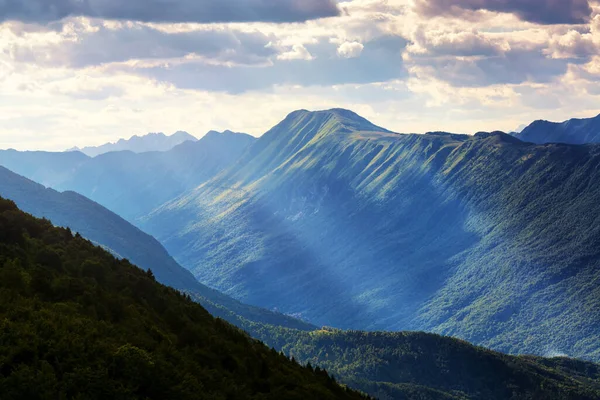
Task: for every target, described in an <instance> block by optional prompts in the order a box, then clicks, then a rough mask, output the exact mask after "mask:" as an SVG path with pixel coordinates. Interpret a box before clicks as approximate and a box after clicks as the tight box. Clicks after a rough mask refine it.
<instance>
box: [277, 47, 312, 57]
mask: <svg viewBox="0 0 600 400" xmlns="http://www.w3.org/2000/svg"><path fill="white" fill-rule="evenodd" d="M313 58H314V57H313V56H312V54H310V52H309V51H308V50H306V47H304V45H302V44H295V45H293V46H292V48H291V50H289V51H286V52H283V53H281V54H279V55H278V56H277V59H278V60H312V59H313Z"/></svg>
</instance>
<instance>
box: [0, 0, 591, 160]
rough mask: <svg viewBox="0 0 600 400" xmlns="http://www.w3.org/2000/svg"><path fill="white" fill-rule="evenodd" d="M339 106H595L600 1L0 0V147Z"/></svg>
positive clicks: (422, 115)
mask: <svg viewBox="0 0 600 400" xmlns="http://www.w3.org/2000/svg"><path fill="white" fill-rule="evenodd" d="M334 107H342V108H348V109H351V110H353V111H355V112H357V113H359V114H360V115H362V116H364V117H365V118H368V119H369V120H371V121H372V122H374V123H376V124H378V125H381V126H384V127H386V128H388V129H390V130H393V131H396V132H403V133H422V132H427V131H437V130H443V131H451V132H458V133H475V132H478V131H491V130H503V131H511V130H515V129H517V128H518V127H519V126H522V125H524V124H528V123H530V122H532V121H533V120H536V119H547V120H552V121H562V120H566V119H568V118H572V117H592V116H595V115H597V114H598V113H600V3H599V2H597V1H588V0H352V1H336V0H128V1H122V0H2V1H0V148H16V149H19V150H25V149H29V150H31V149H44V150H64V149H67V148H70V147H72V146H75V145H77V146H85V145H99V144H102V143H105V142H108V141H115V140H117V139H119V138H128V137H130V136H132V135H136V134H137V135H140V134H145V133H148V132H165V133H173V132H175V131H178V130H185V131H187V132H190V133H192V134H194V135H196V136H202V135H203V134H204V133H206V132H207V131H209V130H212V129H215V130H225V129H231V130H233V131H239V132H247V133H250V134H252V135H255V136H259V135H261V134H262V133H264V132H265V131H267V130H268V129H269V128H270V127H272V126H273V125H275V124H276V123H277V122H279V121H280V120H282V119H283V118H284V117H285V116H286V115H287V114H288V113H290V112H292V111H294V110H297V109H309V110H319V109H328V108H334Z"/></svg>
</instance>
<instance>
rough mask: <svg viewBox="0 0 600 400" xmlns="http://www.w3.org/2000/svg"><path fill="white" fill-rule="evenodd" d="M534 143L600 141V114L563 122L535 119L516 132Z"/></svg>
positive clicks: (526, 140)
mask: <svg viewBox="0 0 600 400" xmlns="http://www.w3.org/2000/svg"><path fill="white" fill-rule="evenodd" d="M514 135H515V136H516V137H518V138H519V139H521V140H522V141H524V142H532V143H538V144H543V143H568V144H585V143H600V115H598V116H597V117H595V118H587V119H571V120H568V121H565V122H562V123H556V122H549V121H535V122H533V123H532V124H531V125H529V126H528V127H526V128H525V129H523V130H522V131H521V132H519V133H515V134H514Z"/></svg>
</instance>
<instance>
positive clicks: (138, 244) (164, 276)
mask: <svg viewBox="0 0 600 400" xmlns="http://www.w3.org/2000/svg"><path fill="white" fill-rule="evenodd" d="M0 196H2V197H5V198H9V199H11V200H13V201H14V202H15V203H16V204H17V205H18V206H19V207H20V208H21V209H22V210H24V211H26V212H29V213H31V214H33V215H34V216H37V217H40V218H42V217H43V218H48V219H50V220H51V221H53V222H54V223H55V224H56V225H59V226H63V227H68V228H70V229H71V230H72V231H74V232H79V233H80V234H81V235H82V236H83V237H85V238H87V239H89V240H91V241H92V242H94V243H95V244H97V245H100V246H102V247H103V248H105V249H107V250H109V251H110V252H111V253H113V254H115V255H117V256H119V257H124V258H127V259H128V260H130V261H131V262H133V263H135V264H136V265H138V266H140V267H141V268H144V269H151V270H152V271H153V272H154V275H155V276H156V278H157V279H158V280H159V281H160V282H162V283H164V284H166V285H169V286H172V287H174V288H177V289H180V290H186V291H188V292H190V293H191V294H193V296H194V298H195V299H196V300H197V301H198V302H200V303H201V304H203V305H204V306H205V307H207V308H209V310H210V311H211V312H213V314H214V315H217V316H221V317H223V318H225V319H230V320H232V321H235V319H234V318H233V317H231V315H230V313H232V312H233V313H235V315H236V318H237V316H242V317H244V318H245V319H248V320H251V321H254V322H260V323H268V324H273V325H278V326H286V327H289V328H294V329H300V330H311V329H313V328H314V326H312V325H310V324H307V323H305V322H302V321H299V320H296V319H293V318H290V317H288V316H285V315H283V314H279V313H274V312H270V311H267V310H263V309H260V308H258V307H252V306H248V305H245V304H242V303H240V302H238V301H236V300H234V299H232V298H230V297H228V296H225V295H223V294H222V293H219V292H217V291H216V290H213V289H210V288H208V287H206V286H204V285H202V284H200V283H199V282H198V281H197V280H196V279H195V278H194V276H193V275H192V274H191V273H190V272H189V271H187V270H186V269H184V268H183V267H181V266H180V265H179V264H177V262H176V261H175V260H174V259H173V258H172V257H171V256H170V255H169V254H168V253H167V251H166V250H165V249H164V247H163V246H162V245H161V244H160V243H159V242H158V241H156V239H154V238H153V237H152V236H150V235H147V234H145V233H144V232H142V231H140V230H139V229H138V228H136V227H134V226H133V225H131V224H130V223H128V222H127V221H125V220H124V219H122V218H121V217H119V216H118V215H116V214H114V213H112V212H111V211H109V210H107V209H106V208H104V207H102V206H100V205H99V204H97V203H95V202H93V201H91V200H89V199H87V198H85V197H84V196H81V195H79V194H77V193H75V192H64V193H59V192H57V191H55V190H53V189H46V188H45V187H44V186H42V185H40V184H37V183H35V182H33V181H30V180H29V179H26V178H24V177H22V176H19V175H17V174H15V173H13V172H11V171H9V170H7V169H6V168H3V167H0Z"/></svg>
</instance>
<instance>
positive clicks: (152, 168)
mask: <svg viewBox="0 0 600 400" xmlns="http://www.w3.org/2000/svg"><path fill="white" fill-rule="evenodd" d="M254 141H255V139H254V137H252V136H250V135H246V134H240V133H233V132H230V131H225V132H223V133H218V132H214V131H211V132H209V133H208V134H207V135H206V136H204V137H203V138H202V139H200V140H199V141H197V142H191V141H187V142H184V143H182V144H180V145H178V146H176V147H175V148H173V149H171V150H170V151H166V152H148V153H141V154H135V153H132V152H130V151H125V152H112V153H107V154H102V155H99V156H97V157H94V158H89V157H87V156H85V155H83V154H82V153H43V152H39V153H28V152H22V153H21V152H16V151H0V165H3V166H5V167H6V168H8V169H10V170H11V171H14V172H16V173H18V174H21V175H23V176H26V177H27V178H29V179H32V180H34V181H36V182H39V183H41V184H43V185H45V186H48V187H52V188H54V189H57V190H60V191H66V190H71V191H75V192H77V193H80V194H82V195H84V196H86V197H88V198H90V199H92V200H94V201H96V202H98V203H100V204H102V205H103V206H105V207H107V208H108V209H110V210H111V211H114V212H116V213H117V214H119V215H120V216H122V217H124V218H125V219H127V220H129V221H130V222H134V221H135V219H136V218H137V217H139V216H142V215H145V214H147V213H149V212H151V211H152V210H153V209H154V208H156V207H158V206H160V205H162V204H163V203H164V202H166V201H169V200H172V199H173V198H175V197H176V196H178V195H180V194H182V193H183V192H185V191H186V190H190V189H193V188H195V187H196V186H198V185H200V184H201V183H203V182H205V181H207V180H209V179H210V178H212V177H213V176H214V175H216V174H218V173H219V172H220V171H222V170H223V169H225V168H226V167H229V166H230V165H232V164H233V163H235V162H236V161H237V160H238V158H239V157H240V156H241V154H243V152H244V151H245V150H246V148H247V147H248V146H249V145H250V144H251V143H253V142H254Z"/></svg>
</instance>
